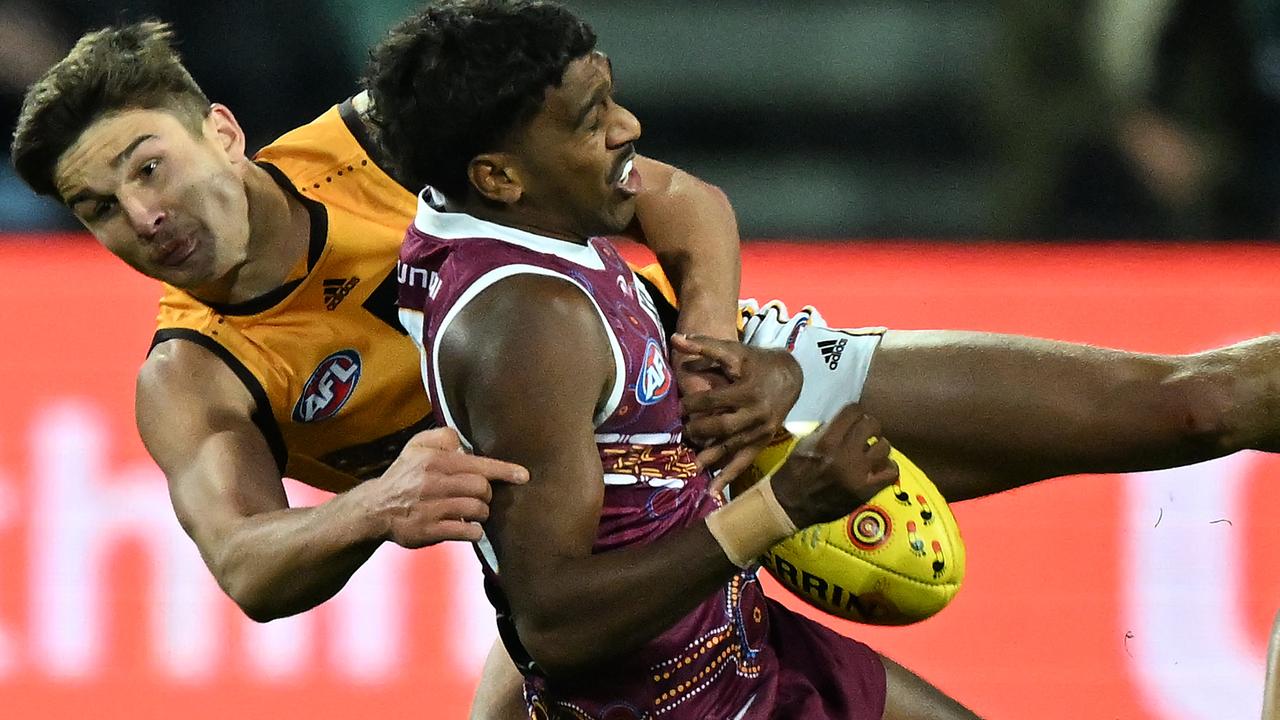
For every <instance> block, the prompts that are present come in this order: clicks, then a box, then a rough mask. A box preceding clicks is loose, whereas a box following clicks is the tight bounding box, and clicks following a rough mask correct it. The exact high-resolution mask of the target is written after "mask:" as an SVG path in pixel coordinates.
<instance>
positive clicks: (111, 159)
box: [14, 22, 737, 621]
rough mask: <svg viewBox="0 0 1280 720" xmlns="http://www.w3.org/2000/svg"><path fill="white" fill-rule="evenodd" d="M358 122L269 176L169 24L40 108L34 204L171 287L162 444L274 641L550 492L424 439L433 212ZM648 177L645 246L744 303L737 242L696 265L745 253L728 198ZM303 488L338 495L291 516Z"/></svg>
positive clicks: (332, 123)
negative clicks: (345, 593)
mask: <svg viewBox="0 0 1280 720" xmlns="http://www.w3.org/2000/svg"><path fill="white" fill-rule="evenodd" d="M358 112H359V110H358V109H357V107H356V106H355V104H354V103H346V104H344V105H343V106H342V107H340V108H335V109H334V110H332V111H330V112H329V113H326V114H325V115H324V116H322V117H321V118H319V119H317V120H316V121H315V122H313V123H311V124H309V125H306V126H304V127H302V128H299V129H298V130H296V131H294V132H291V133H289V134H287V135H286V136H285V137H283V138H282V139H281V140H280V141H279V142H277V143H275V144H273V145H271V146H269V147H268V148H266V149H265V150H264V151H263V152H262V153H261V154H260V156H259V159H258V160H257V161H255V160H253V159H250V158H248V157H247V156H246V154H245V143H246V140H245V138H244V136H243V134H242V132H241V131H240V127H239V125H238V124H237V123H236V120H235V117H234V116H233V115H232V113H231V111H230V110H229V109H227V108H226V107H224V106H222V105H217V104H211V103H210V102H209V101H208V100H207V99H206V98H205V96H204V94H203V93H202V92H201V90H200V89H199V87H198V86H197V85H196V84H195V83H194V81H193V80H192V78H191V77H190V75H189V74H188V73H187V71H186V70H185V68H184V67H183V66H182V65H181V63H180V61H179V59H178V57H177V56H176V54H175V53H174V52H173V49H172V47H171V45H170V32H169V30H168V28H167V27H166V26H164V25H162V24H160V23H155V22H150V23H142V24H136V25H131V26H127V27H123V28H116V29H107V30H104V31H100V32H97V33H90V34H88V35H86V36H85V37H83V38H82V39H81V40H80V41H79V43H77V45H76V46H75V48H74V49H73V50H72V51H71V52H70V54H69V55H68V56H67V57H66V58H65V59H64V60H63V61H61V62H60V63H59V64H58V65H57V66H55V67H54V68H53V69H51V70H50V71H49V73H48V74H47V75H46V76H45V77H44V79H43V80H41V81H40V82H39V83H37V84H36V85H35V86H33V88H31V90H30V92H29V93H28V96H27V101H26V104H25V108H24V112H23V115H22V118H21V120H20V123H19V124H20V125H21V128H20V129H19V130H18V131H17V132H16V134H15V139H14V162H15V166H16V167H17V168H18V169H19V172H20V173H21V174H22V175H23V177H24V178H25V179H26V180H27V181H28V182H29V183H30V184H31V185H32V187H33V188H35V189H36V190H37V191H39V192H42V193H46V194H50V195H54V196H56V197H58V198H60V199H61V200H62V201H63V202H64V203H65V204H66V205H67V206H68V208H70V209H71V210H72V212H74V213H75V215H76V217H78V218H79V219H80V220H81V221H82V222H83V223H84V224H85V226H86V227H87V228H89V230H90V231H91V232H92V233H93V234H94V236H95V237H96V238H97V239H98V240H99V241H100V242H101V243H102V244H103V245H104V246H105V247H106V248H107V249H108V250H109V251H111V252H112V253H113V254H115V255H117V256H118V257H119V258H121V259H122V260H123V261H125V262H126V263H128V264H129V265H130V266H132V267H133V268H135V269H136V270H138V271H139V272H142V273H143V274H145V275H148V276H150V277H153V278H156V279H159V280H162V281H164V283H165V292H164V297H163V298H162V300H161V308H160V317H159V329H158V331H157V333H156V336H155V341H154V343H153V347H152V350H151V353H150V355H149V356H148V358H147V360H146V362H145V363H144V364H143V366H142V368H141V370H140V373H139V376H138V384H137V422H138V427H139V431H140V433H141V435H142V438H143V441H144V443H145V444H146V446H147V449H148V451H149V452H150V453H151V455H152V456H153V457H154V458H155V460H156V462H157V463H158V464H159V466H160V467H161V469H162V470H163V471H164V472H165V474H166V477H167V478H168V481H169V488H170V493H171V496H172V499H173V504H174V508H175V511H176V512H177V515H178V518H179V519H180V521H181V523H182V525H183V527H184V529H185V530H186V531H187V532H188V533H189V534H190V535H191V537H192V538H193V540H194V541H195V542H196V544H197V545H198V547H199V549H200V551H201V554H202V556H203V558H204V560H205V562H206V563H207V564H208V566H209V568H210V570H211V571H212V572H213V574H214V576H215V577H216V578H217V580H218V582H219V584H220V585H221V586H222V587H223V589H224V590H225V591H226V592H227V593H228V594H229V595H230V596H231V597H232V598H233V599H234V600H235V601H236V602H237V603H238V604H239V605H240V607H241V608H242V609H243V610H244V612H245V613H247V614H248V615H249V616H250V617H252V618H254V619H257V620H262V621H265V620H270V619H273V618H278V617H283V616H287V615H292V614H295V613H298V612H302V611H305V610H307V609H309V608H311V607H313V606H315V605H316V604H318V603H320V602H323V601H324V600H326V599H328V598H329V597H331V596H332V595H333V594H334V593H336V592H337V591H338V590H339V589H340V588H341V587H342V586H343V584H345V583H346V581H347V580H348V579H349V577H350V576H351V574H352V573H353V572H354V571H355V570H356V569H357V568H358V567H359V566H360V565H361V564H362V563H363V562H364V561H365V560H366V559H367V558H368V557H369V556H370V554H371V553H372V552H373V551H374V550H375V549H376V548H377V547H378V546H379V545H380V544H381V543H383V542H387V541H390V542H395V543H397V544H399V545H402V546H405V547H421V546H424V545H428V544H432V543H436V542H440V541H444V540H474V539H477V538H478V537H479V536H480V531H479V526H478V522H480V521H483V520H484V519H485V518H486V517H487V513H488V505H487V504H488V501H489V498H490V486H489V483H490V482H493V481H498V482H524V481H525V479H526V478H527V473H526V472H525V470H524V469H523V468H519V467H516V466H512V465H509V464H505V463H499V462H493V461H490V460H483V459H480V458H473V457H469V456H466V455H463V454H462V453H461V452H460V451H459V450H458V443H457V439H456V437H455V436H454V435H453V433H452V431H449V430H424V429H425V428H426V427H427V426H428V423H427V422H426V419H427V418H428V417H429V410H430V408H429V406H428V405H427V402H426V400H425V397H424V393H423V392H422V388H421V384H420V381H419V380H418V359H417V351H416V349H415V348H414V346H413V344H412V342H410V341H409V340H408V339H407V337H406V336H405V335H404V334H403V332H402V331H401V330H400V329H399V327H398V325H397V324H396V321H395V319H394V318H395V312H396V311H395V286H396V278H395V268H396V251H397V248H398V246H399V244H400V240H401V237H402V236H403V233H404V228H405V227H406V225H407V223H408V222H409V219H410V218H411V217H412V215H413V212H414V207H415V199H414V195H413V194H412V193H410V192H409V191H407V190H405V189H404V188H402V187H400V186H398V185H397V184H396V183H395V182H394V181H393V180H392V179H390V178H389V177H387V176H386V175H385V174H384V173H383V172H382V170H381V169H379V167H378V166H377V164H376V163H375V162H372V161H371V160H370V156H369V154H368V151H367V148H366V147H365V146H364V145H362V143H361V135H362V134H363V133H362V129H361V121H360V120H359V118H358ZM646 165H647V166H648V171H649V172H650V174H651V177H653V178H654V179H655V180H656V179H657V178H659V177H662V176H663V173H664V172H665V173H666V178H667V179H668V180H669V182H667V183H661V182H654V183H652V190H651V192H650V193H649V194H648V196H647V197H646V202H648V203H650V207H651V208H652V210H650V211H649V214H650V215H652V213H653V212H657V213H659V217H660V218H661V220H660V222H656V223H653V224H650V225H645V226H644V231H645V234H646V238H647V239H648V240H649V241H650V243H651V245H652V246H654V247H655V248H656V250H657V252H658V254H659V256H661V257H666V258H667V259H668V260H672V264H671V269H672V270H673V271H674V275H675V276H676V277H684V278H687V279H688V282H686V283H684V284H683V285H682V287H681V290H682V292H684V291H690V288H691V287H693V286H695V285H696V282H697V281H695V280H694V278H695V277H696V278H702V277H704V276H705V277H709V278H713V279H712V280H709V281H708V282H710V283H712V285H714V284H715V283H721V284H725V285H727V286H732V285H734V284H736V277H737V276H736V265H737V258H736V237H733V238H731V241H730V242H722V243H721V246H722V247H726V248H729V252H730V256H729V257H727V259H726V261H725V265H726V268H723V269H721V270H720V271H718V272H714V273H699V274H698V275H696V276H695V275H693V274H688V273H684V272H683V271H682V269H681V265H682V263H686V262H688V260H687V257H688V254H687V253H684V251H683V249H682V248H681V247H677V246H676V243H675V241H679V242H680V243H683V242H684V241H683V236H684V234H685V233H686V232H693V233H697V234H700V235H702V236H710V235H712V234H713V233H716V232H721V233H723V232H732V231H733V230H732V228H733V223H732V221H731V220H728V221H726V219H725V218H726V217H727V216H728V215H729V212H730V211H729V210H728V207H727V204H726V202H725V201H724V198H723V196H722V195H720V194H718V192H717V191H715V190H714V189H712V188H710V187H709V186H705V185H703V184H701V183H699V182H697V181H695V180H693V179H692V178H689V177H687V176H684V175H682V174H680V173H676V172H675V171H674V170H672V169H669V168H665V166H661V165H659V164H657V163H652V162H647V163H646ZM645 221H646V220H645V218H642V219H641V222H642V223H643V222H645ZM704 223H711V224H712V226H711V227H702V225H703V224H704ZM664 239H665V241H666V245H665V246H664V244H663V242H664ZM672 248H674V249H675V254H674V255H673V254H672V252H671V249H672ZM704 257H708V255H706V254H701V253H700V254H699V258H700V259H701V258H704ZM713 269H714V268H713ZM735 292H736V288H735V287H729V288H728V289H727V290H720V291H718V292H717V293H716V295H717V296H718V297H726V296H732V295H733V294H734V293H735ZM693 294H694V293H692V291H690V292H689V293H688V294H686V297H685V298H683V299H685V300H686V301H687V302H690V303H694V304H697V302H698V300H697V299H696V298H694V297H692V295H693ZM723 306H724V303H723V302H719V303H717V304H716V305H715V308H716V311H715V312H716V314H718V315H719V316H720V320H721V321H722V322H723V324H724V326H725V327H726V328H727V330H726V332H727V333H730V334H731V333H733V332H735V330H734V323H735V318H734V314H733V308H732V307H723ZM690 327H696V324H695V325H691V326H690ZM705 328H706V331H708V332H716V328H715V326H714V323H713V322H710V321H707V322H706V324H705ZM393 460H394V462H392V461H393ZM284 476H290V477H294V478H297V479H298V480H301V481H303V482H306V483H308V484H311V485H315V486H317V487H320V488H324V489H327V490H331V491H335V492H337V493H339V494H338V495H336V496H335V497H334V498H333V499H332V500H330V501H329V502H326V503H323V504H322V505H320V506H318V507H315V508H289V507H288V502H287V500H286V497H285V493H284V488H283V485H282V482H281V479H282V477H284Z"/></svg>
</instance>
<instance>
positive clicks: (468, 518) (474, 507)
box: [430, 497, 489, 523]
mask: <svg viewBox="0 0 1280 720" xmlns="http://www.w3.org/2000/svg"><path fill="white" fill-rule="evenodd" d="M430 514H431V516H432V517H435V518H438V520H437V522H445V521H451V520H463V521H465V522H476V523H482V522H484V521H485V520H488V519H489V503H487V502H484V501H481V500H479V499H477V498H473V497H450V498H444V499H443V500H435V501H433V502H432V503H431V511H430Z"/></svg>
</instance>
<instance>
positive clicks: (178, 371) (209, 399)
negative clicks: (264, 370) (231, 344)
mask: <svg viewBox="0 0 1280 720" xmlns="http://www.w3.org/2000/svg"><path fill="white" fill-rule="evenodd" d="M202 337H203V336H202ZM136 394H137V403H138V406H137V410H138V412H139V413H140V414H141V413H143V412H146V411H152V410H165V411H166V412H170V411H172V412H181V413H183V414H187V413H190V412H199V411H200V410H208V411H215V410H217V411H229V412H236V413H239V412H241V411H242V412H243V414H244V416H245V417H248V416H249V415H251V414H252V413H253V411H254V409H255V407H256V405H255V401H254V399H253V396H252V394H251V393H250V392H249V389H248V388H247V387H246V386H245V384H244V382H243V381H242V380H241V378H240V377H239V376H238V375H237V374H236V372H235V371H234V370H233V368H232V367H231V365H230V364H229V363H228V362H227V360H226V358H225V357H224V356H223V354H222V353H219V352H218V351H217V347H213V346H210V343H199V342H194V341H192V340H190V339H184V338H168V339H163V340H162V341H161V342H159V343H157V344H156V345H155V346H153V347H152V349H151V352H150V353H149V354H148V355H147V359H146V360H145V361H144V362H143V363H142V367H141V368H139V370H138V378H137V384H136Z"/></svg>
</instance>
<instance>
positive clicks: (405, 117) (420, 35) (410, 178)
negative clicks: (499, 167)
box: [364, 0, 596, 199]
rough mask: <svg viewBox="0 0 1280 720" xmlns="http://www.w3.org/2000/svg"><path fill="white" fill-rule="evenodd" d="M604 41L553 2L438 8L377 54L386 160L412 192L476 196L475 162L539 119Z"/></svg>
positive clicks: (496, 1) (377, 99)
mask: <svg viewBox="0 0 1280 720" xmlns="http://www.w3.org/2000/svg"><path fill="white" fill-rule="evenodd" d="M595 45H596V35H595V32H594V31H593V30H592V29H591V26H590V25H588V24H586V23H585V22H583V21H582V20H580V19H578V18H577V17H576V16H574V15H573V13H571V12H570V11H569V10H568V9H566V8H564V7H562V6H560V5H557V4H555V3H552V2H542V1H539V0H513V1H508V2H502V1H501V0H452V1H446V2H434V3H431V4H430V5H428V6H427V7H425V8H423V9H422V10H420V11H419V12H418V13H417V14H415V15H414V16H413V17H411V18H409V19H408V20H406V21H404V22H403V23H401V24H400V25H399V26H397V27H396V28H395V29H393V30H392V31H391V32H390V34H389V35H387V37H386V38H385V39H384V40H383V41H382V42H381V43H379V44H378V46H377V47H375V48H374V49H373V52H372V55H371V62H370V64H369V69H368V71H367V72H366V75H365V80H364V84H365V87H366V88H367V89H368V90H369V95H370V98H371V100H372V106H371V115H370V118H371V120H372V123H373V126H374V133H373V134H374V137H375V139H376V141H377V142H378V144H379V145H381V147H382V151H383V160H384V162H385V163H386V164H388V165H390V167H391V169H392V171H393V172H394V173H395V174H396V175H397V177H399V178H400V179H401V180H402V181H403V182H405V183H406V184H408V185H409V187H413V188H421V187H423V186H426V185H431V186H432V187H434V188H436V189H438V190H440V191H441V192H443V193H444V194H445V195H447V196H450V197H453V198H457V199H462V198H464V197H466V195H467V192H468V190H469V188H470V183H469V181H468V179H467V166H468V165H469V164H470V163H471V160H472V159H474V158H475V157H476V156H477V155H480V154H481V153H484V152H487V151H490V150H493V149H494V147H495V145H497V144H498V143H499V142H501V141H502V139H503V138H504V137H506V136H507V135H508V133H510V132H511V131H512V130H514V129H516V128H518V127H520V126H522V125H523V124H524V123H525V122H527V121H528V120H529V119H530V118H531V117H533V115H534V114H536V113H537V111H538V109H539V108H540V107H542V103H543V101H544V99H545V96H546V91H547V89H548V88H553V87H557V86H559V84H560V81H561V79H562V77H563V76H564V71H565V68H567V67H568V66H569V63H571V62H573V61H574V60H576V59H578V58H581V57H583V56H585V55H587V54H588V53H590V52H591V51H592V50H593V49H595Z"/></svg>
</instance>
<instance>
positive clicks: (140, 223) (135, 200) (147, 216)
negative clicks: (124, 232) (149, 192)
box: [120, 193, 165, 238]
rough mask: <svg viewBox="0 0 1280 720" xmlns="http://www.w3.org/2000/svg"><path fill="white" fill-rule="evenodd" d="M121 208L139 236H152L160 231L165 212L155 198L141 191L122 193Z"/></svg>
mask: <svg viewBox="0 0 1280 720" xmlns="http://www.w3.org/2000/svg"><path fill="white" fill-rule="evenodd" d="M120 208H121V209H122V210H123V211H124V214H125V216H126V217H128V218H129V224H130V225H131V226H133V231H134V232H136V233H137V234H138V236H139V237H144V238H150V237H153V236H155V234H156V233H157V232H159V231H160V226H161V225H162V224H164V220H165V213H164V211H163V210H161V209H160V208H159V207H158V204H157V203H156V202H155V201H154V199H153V198H151V197H149V196H144V195H142V194H140V193H130V194H127V195H126V194H121V195H120Z"/></svg>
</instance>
